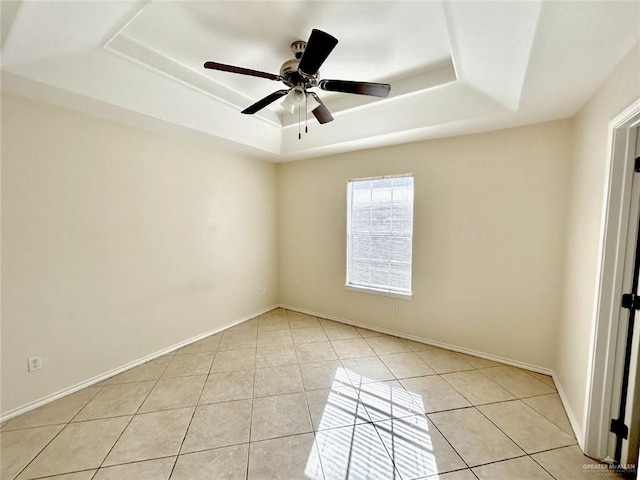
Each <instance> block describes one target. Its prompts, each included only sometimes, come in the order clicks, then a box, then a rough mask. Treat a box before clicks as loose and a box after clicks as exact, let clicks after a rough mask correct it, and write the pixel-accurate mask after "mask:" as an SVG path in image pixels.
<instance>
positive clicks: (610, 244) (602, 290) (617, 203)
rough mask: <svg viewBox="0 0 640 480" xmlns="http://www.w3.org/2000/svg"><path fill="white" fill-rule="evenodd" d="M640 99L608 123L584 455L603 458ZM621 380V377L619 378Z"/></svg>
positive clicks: (605, 453)
mask: <svg viewBox="0 0 640 480" xmlns="http://www.w3.org/2000/svg"><path fill="white" fill-rule="evenodd" d="M639 124H640V99H638V100H636V101H635V102H634V103H633V104H632V105H630V106H629V107H628V108H626V109H625V110H624V111H623V112H622V113H620V114H619V115H618V116H617V117H615V118H614V119H613V120H611V122H609V137H608V138H609V140H608V151H609V152H610V157H609V158H608V161H607V167H608V168H607V178H606V182H605V188H606V190H605V195H604V205H603V216H602V221H601V230H600V231H601V235H600V243H599V252H600V254H599V259H598V274H599V275H598V282H597V285H596V297H595V305H594V307H595V308H594V312H595V319H594V322H593V328H592V332H591V347H590V354H591V355H590V359H591V365H590V369H589V379H588V383H587V394H586V395H587V396H586V399H585V407H586V408H585V411H586V419H585V420H586V422H585V435H584V446H583V449H584V453H585V454H587V455H589V456H590V457H594V458H599V459H604V458H605V457H606V456H607V454H608V452H607V444H608V438H609V435H612V434H610V433H609V426H610V421H611V405H612V404H613V401H614V398H615V397H619V392H617V393H616V389H615V386H616V385H615V383H616V382H615V378H614V376H615V375H614V367H615V360H616V352H617V338H618V330H619V316H620V301H621V298H622V294H623V291H622V290H623V273H624V260H625V251H626V242H627V234H628V232H627V230H628V225H629V206H630V199H631V180H632V177H633V163H634V152H635V141H636V138H635V132H636V127H637V126H638V125H639ZM618 380H619V379H618Z"/></svg>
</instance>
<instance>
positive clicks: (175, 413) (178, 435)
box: [104, 408, 194, 466]
mask: <svg viewBox="0 0 640 480" xmlns="http://www.w3.org/2000/svg"><path fill="white" fill-rule="evenodd" d="M193 411H194V409H193V408H181V409H177V410H166V411H163V412H153V413H144V414H140V415H136V416H135V417H133V420H131V423H130V424H129V426H128V427H127V429H126V430H125V431H124V433H123V434H122V436H121V437H120V439H119V440H118V442H117V443H116V444H115V446H114V447H113V449H112V450H111V453H109V456H108V457H107V459H106V460H105V462H104V466H110V465H119V464H123V463H131V462H139V461H143V460H150V459H153V458H160V457H169V456H174V455H177V454H178V451H179V450H180V445H181V444H182V440H183V439H184V435H185V433H186V431H187V427H188V426H189V422H190V421H191V417H192V416H193Z"/></svg>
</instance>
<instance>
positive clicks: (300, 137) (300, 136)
mask: <svg viewBox="0 0 640 480" xmlns="http://www.w3.org/2000/svg"><path fill="white" fill-rule="evenodd" d="M300 108H301V107H298V140H301V139H302V134H301V133H300Z"/></svg>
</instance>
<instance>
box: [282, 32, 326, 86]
mask: <svg viewBox="0 0 640 480" xmlns="http://www.w3.org/2000/svg"><path fill="white" fill-rule="evenodd" d="M295 43H298V42H294V44H295ZM301 43H305V42H301ZM305 45H306V43H305ZM292 50H293V46H292ZM299 64H300V60H299V59H297V58H292V59H290V60H287V61H286V62H284V63H283V64H282V66H281V67H280V76H281V77H282V81H283V82H284V84H285V85H287V86H289V87H295V86H301V87H303V88H311V87H315V86H317V85H318V76H319V73H320V72H319V71H318V72H316V73H315V74H314V75H312V76H310V77H307V76H303V75H301V74H300V72H299V71H298V65H299Z"/></svg>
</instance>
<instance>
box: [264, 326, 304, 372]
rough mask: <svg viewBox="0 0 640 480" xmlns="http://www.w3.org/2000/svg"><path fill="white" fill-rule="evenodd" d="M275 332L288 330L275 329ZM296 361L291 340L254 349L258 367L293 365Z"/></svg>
mask: <svg viewBox="0 0 640 480" xmlns="http://www.w3.org/2000/svg"><path fill="white" fill-rule="evenodd" d="M276 332H287V333H288V332H289V331H288V330H276ZM296 363H298V357H297V355H296V350H295V348H294V347H293V342H291V343H289V344H286V345H273V346H269V347H258V349H257V350H256V365H257V366H258V367H276V366H278V365H295V364H296Z"/></svg>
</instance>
